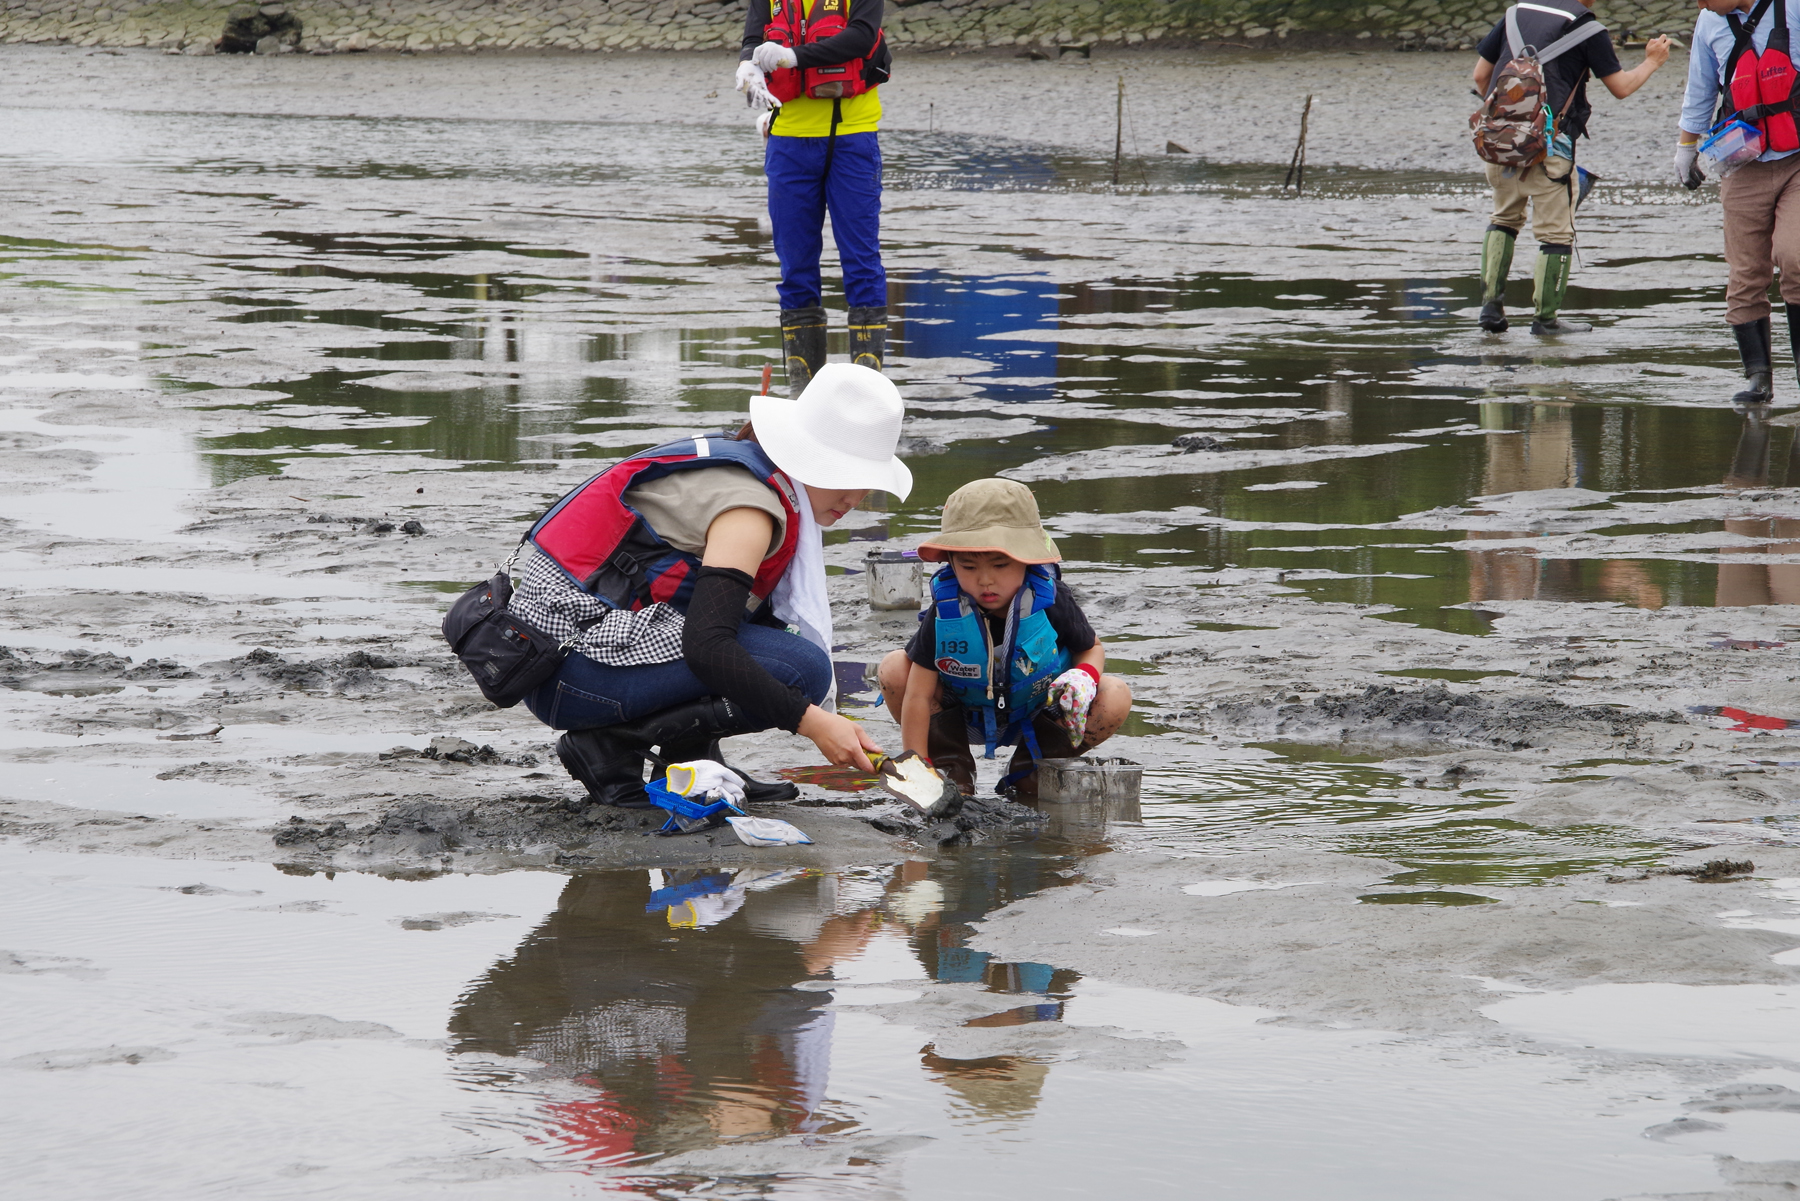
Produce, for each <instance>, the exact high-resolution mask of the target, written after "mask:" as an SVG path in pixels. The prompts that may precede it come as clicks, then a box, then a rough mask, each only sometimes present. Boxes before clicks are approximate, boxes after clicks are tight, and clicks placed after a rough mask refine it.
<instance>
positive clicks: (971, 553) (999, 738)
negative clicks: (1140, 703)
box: [880, 479, 1131, 800]
mask: <svg viewBox="0 0 1800 1201" xmlns="http://www.w3.org/2000/svg"><path fill="white" fill-rule="evenodd" d="M919 557H920V558H921V559H925V560H927V561H930V562H934V563H943V564H945V566H944V567H942V568H941V569H939V571H938V572H937V574H936V575H934V576H933V577H932V579H931V600H930V603H929V604H928V605H927V606H926V608H925V610H924V612H922V613H920V614H919V628H918V630H917V631H916V632H915V633H914V634H913V636H912V640H911V641H910V642H908V643H907V645H906V649H905V650H897V651H893V652H890V653H889V654H888V655H887V657H886V658H884V659H883V660H882V662H881V673H880V675H881V691H882V695H883V697H884V698H885V699H886V701H887V705H888V708H889V711H890V712H891V713H893V714H894V716H895V717H897V718H898V719H899V721H900V736H901V740H902V742H903V743H904V744H905V748H906V749H907V750H909V751H917V752H918V753H919V754H921V755H924V756H926V757H927V758H928V759H930V760H931V761H932V763H933V765H934V766H935V767H936V768H937V769H938V771H940V772H942V773H943V774H944V775H945V776H947V777H948V778H950V779H951V780H954V781H955V782H956V784H957V786H958V787H960V788H961V789H962V790H963V791H964V792H967V793H973V792H974V791H975V756H974V753H973V752H972V750H971V749H970V748H971V744H979V745H980V746H981V747H982V748H983V750H984V753H985V755H986V757H987V758H989V759H992V758H994V755H995V752H996V751H997V750H998V749H1000V748H1002V747H1013V748H1015V749H1014V751H1013V756H1012V762H1011V764H1010V765H1009V767H1008V769H1007V773H1006V775H1005V776H1004V777H1002V779H1001V781H1000V784H999V785H998V786H997V787H996V791H999V792H1003V793H1005V792H1010V793H1012V795H1014V796H1016V797H1018V798H1019V799H1022V800H1030V799H1033V798H1035V797H1036V796H1037V774H1036V771H1037V761H1038V760H1040V759H1046V758H1048V759H1057V758H1066V757H1069V756H1072V755H1079V754H1081V753H1082V752H1084V751H1086V750H1088V749H1089V748H1091V747H1095V746H1098V745H1100V744H1101V743H1102V742H1105V741H1106V740H1107V739H1108V738H1110V737H1112V735H1113V734H1114V733H1116V732H1117V731H1118V729H1119V726H1120V725H1121V724H1122V723H1123V722H1124V720H1125V715H1126V714H1127V713H1129V712H1130V711H1131V689H1130V688H1129V687H1127V686H1126V684H1125V681H1123V680H1121V679H1120V678H1119V677H1117V676H1109V675H1103V674H1102V669H1103V668H1104V667H1105V666H1106V648H1105V647H1103V646H1102V645H1101V644H1100V642H1099V640H1098V639H1096V638H1095V637H1094V630H1093V627H1092V626H1090V625H1089V624H1088V620H1087V616H1086V615H1085V614H1084V613H1082V611H1081V606H1080V605H1079V604H1077V603H1076V601H1075V597H1074V596H1073V595H1072V594H1071V593H1070V592H1069V590H1068V588H1067V587H1066V586H1065V585H1064V584H1063V582H1062V573H1061V572H1060V571H1059V570H1058V569H1057V567H1056V564H1057V563H1058V562H1060V561H1061V559H1062V556H1061V555H1060V554H1059V553H1058V552H1057V549H1056V544H1055V543H1054V542H1052V541H1051V540H1050V537H1049V535H1047V534H1045V533H1044V527H1043V525H1042V523H1041V522H1040V521H1039V519H1038V507H1037V498H1036V497H1034V496H1033V495H1032V494H1031V489H1029V488H1027V487H1026V486H1025V485H1023V484H1020V483H1016V482H1014V481H1012V480H1003V479H986V480H976V481H975V482H974V483H972V484H966V485H964V486H963V487H961V488H959V489H957V490H956V491H955V492H954V493H952V494H951V495H950V498H949V499H948V500H946V501H945V502H944V516H943V523H942V529H941V532H940V533H938V534H937V535H936V536H935V537H932V538H930V539H928V540H926V542H925V543H924V544H923V545H921V546H920V547H919Z"/></svg>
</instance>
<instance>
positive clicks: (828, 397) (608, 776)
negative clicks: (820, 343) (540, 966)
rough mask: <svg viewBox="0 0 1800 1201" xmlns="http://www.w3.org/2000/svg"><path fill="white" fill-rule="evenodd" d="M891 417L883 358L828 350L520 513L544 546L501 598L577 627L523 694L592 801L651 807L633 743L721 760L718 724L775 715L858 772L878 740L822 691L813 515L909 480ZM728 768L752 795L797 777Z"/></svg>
mask: <svg viewBox="0 0 1800 1201" xmlns="http://www.w3.org/2000/svg"><path fill="white" fill-rule="evenodd" d="M903 415H904V406H903V405H902V402H901V400H900V394H899V392H898V391H897V390H896V389H895V387H894V385H893V384H892V383H891V382H889V381H888V380H887V379H886V378H885V377H883V376H882V375H881V374H880V373H878V372H875V371H872V370H870V369H869V368H867V367H859V366H855V365H852V364H848V363H837V364H831V365H829V366H827V367H825V368H824V369H823V370H821V371H820V372H819V373H818V375H817V376H815V377H814V378H813V380H812V382H811V384H809V385H808V387H807V388H806V391H805V392H803V393H802V394H801V396H800V397H799V399H798V400H792V401H790V400H786V399H783V398H780V397H774V396H757V397H752V398H751V401H750V424H749V425H746V426H745V427H744V428H743V429H742V430H740V431H739V433H738V435H737V436H736V437H730V436H727V435H724V434H710V435H702V436H700V437H695V438H687V439H683V440H681V441H679V442H672V443H670V444H669V445H667V446H662V447H658V448H656V449H655V450H649V451H645V452H644V453H642V454H639V455H634V456H633V457H631V458H630V459H627V460H624V461H623V462H620V463H617V464H615V465H614V466H612V467H609V468H608V469H607V470H605V471H603V472H601V473H600V474H599V475H597V476H595V477H594V478H593V479H592V480H590V481H589V482H588V483H587V484H585V485H583V486H582V487H581V488H579V489H577V490H576V491H574V492H572V493H570V494H569V495H568V496H567V497H565V498H563V500H562V501H561V502H559V503H558V504H557V506H556V507H555V508H553V509H551V510H550V512H549V513H547V514H545V515H544V516H543V517H542V518H540V519H539V521H538V523H537V524H536V525H535V526H533V527H532V531H531V534H530V540H531V542H532V543H533V545H534V546H535V547H536V548H537V550H538V551H539V552H540V553H538V554H536V555H534V556H533V557H532V560H531V562H530V564H529V565H528V566H527V567H526V569H525V573H524V577H523V580H522V582H521V584H520V586H519V590H518V591H517V592H516V593H515V594H514V595H513V597H512V600H511V603H510V605H509V606H508V608H509V609H510V611H511V612H513V613H515V614H517V615H518V616H519V617H522V618H524V619H525V620H526V621H529V622H532V623H533V624H535V625H537V626H539V627H540V628H541V629H542V630H543V631H544V632H545V633H546V634H549V635H551V636H553V637H555V638H558V639H561V640H565V641H567V640H569V639H570V638H571V637H572V638H573V642H572V644H570V653H569V654H568V655H567V657H566V658H564V659H563V661H562V664H561V666H560V667H558V669H557V671H556V674H555V675H553V676H551V677H550V678H549V679H548V680H546V681H545V682H544V683H543V684H541V685H539V686H538V687H537V689H536V690H534V691H532V692H530V693H528V694H527V695H526V697H525V703H526V705H527V706H528V707H529V708H530V709H531V711H532V713H534V714H536V715H537V717H538V719H539V720H541V721H543V722H544V723H545V724H546V725H549V726H551V727H553V728H555V729H559V730H566V731H568V733H566V734H564V735H563V736H562V738H561V739H560V740H559V741H558V742H557V746H556V749H557V754H558V755H559V756H561V758H562V761H563V766H564V767H566V768H567V769H568V771H569V774H570V775H572V776H574V777H575V778H576V779H577V780H579V781H581V782H582V783H583V784H585V785H586V786H587V789H588V792H589V793H590V794H591V796H592V797H593V799H594V800H595V801H597V802H599V803H601V804H605V805H617V806H622V807H626V808H637V807H647V806H648V805H649V803H650V802H649V798H648V797H647V796H646V795H645V793H644V764H645V761H646V759H653V760H660V761H661V762H662V763H664V764H667V763H681V762H687V761H690V760H695V759H712V760H715V761H719V762H722V760H720V758H719V749H718V740H719V739H720V738H722V737H726V736H729V735H733V734H748V733H752V732H754V731H757V730H766V729H770V728H771V727H779V728H781V729H783V730H788V731H792V732H794V733H798V734H801V735H803V736H804V737H806V738H809V739H811V740H812V742H813V744H814V745H815V746H817V747H818V748H819V751H820V752H821V753H822V754H823V755H824V756H825V758H826V759H828V760H830V761H831V762H832V763H833V764H835V765H838V766H846V767H847V766H854V767H857V768H859V769H861V770H863V771H870V770H872V769H871V767H870V763H869V758H868V752H869V751H879V750H880V748H879V747H878V746H876V745H875V743H874V742H872V741H871V740H870V739H869V736H868V735H867V734H866V733H864V732H863V729H862V727H861V726H860V725H858V724H857V723H855V722H853V721H849V720H847V719H845V718H843V717H839V716H837V715H836V714H833V713H827V712H826V711H825V710H823V709H821V708H819V702H821V701H823V700H824V699H825V696H826V694H827V693H828V692H829V691H830V688H831V680H832V670H831V658H830V655H829V653H828V652H829V650H830V646H831V610H830V607H829V604H828V602H827V599H826V592H825V564H824V558H823V550H822V545H821V535H820V527H823V526H829V525H833V524H835V523H836V522H838V521H839V520H841V519H842V518H843V516H844V515H845V514H846V513H848V512H850V510H852V509H854V508H855V507H856V506H857V505H858V504H859V503H861V501H862V499H863V497H865V496H866V495H868V493H869V492H870V491H871V490H873V489H880V490H882V491H885V492H889V493H892V494H893V495H894V496H895V497H897V498H900V499H905V497H906V494H907V493H908V492H909V491H911V489H912V472H911V471H909V470H908V469H907V467H906V465H905V464H904V463H902V462H901V461H900V460H899V459H897V458H895V457H894V448H895V445H896V444H897V443H898V441H899V437H900V422H901V418H902V417H903ZM790 624H791V625H793V626H794V627H795V628H796V629H798V630H799V631H800V633H799V634H792V633H789V632H788V630H787V629H786V628H785V627H786V626H787V625H790ZM653 751H654V754H653V753H652V752H653ZM733 770H735V769H733ZM736 774H737V775H738V776H739V777H741V778H742V779H743V781H744V784H745V793H746V795H745V799H746V800H748V801H752V802H755V801H776V800H788V799H792V798H793V797H794V796H796V795H797V790H796V789H794V787H793V786H792V785H791V784H770V783H762V782H759V781H754V780H751V779H750V778H749V777H748V776H745V775H744V773H742V772H737V773H736Z"/></svg>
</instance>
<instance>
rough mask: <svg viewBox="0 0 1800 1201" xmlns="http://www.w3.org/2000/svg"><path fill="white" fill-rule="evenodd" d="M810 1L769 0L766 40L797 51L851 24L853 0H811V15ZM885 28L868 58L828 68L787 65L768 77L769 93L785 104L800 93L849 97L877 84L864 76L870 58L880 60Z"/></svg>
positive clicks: (834, 34)
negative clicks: (808, 4)
mask: <svg viewBox="0 0 1800 1201" xmlns="http://www.w3.org/2000/svg"><path fill="white" fill-rule="evenodd" d="M807 2H808V0H769V23H768V24H767V25H765V26H763V41H765V42H777V43H779V44H781V45H783V46H787V47H789V48H790V49H793V50H798V49H799V48H800V47H802V46H810V45H812V44H813V43H814V42H822V41H824V40H825V39H826V38H830V37H836V36H837V35H838V34H840V33H842V32H844V30H845V28H846V27H847V26H848V25H849V24H850V21H849V18H848V16H846V14H847V12H848V11H849V8H850V4H851V0H811V3H812V15H811V16H810V17H809V16H808V15H807V13H806V6H807ZM886 37H887V33H886V31H885V30H883V31H878V32H877V33H876V34H875V45H874V46H872V47H870V49H869V54H868V57H867V58H853V59H851V60H850V61H849V62H842V63H833V64H831V65H830V66H828V67H786V68H783V69H782V70H780V71H777V72H775V73H774V74H773V75H770V76H769V92H770V93H771V94H772V95H773V96H774V97H775V99H777V100H779V101H781V102H782V103H783V104H786V103H787V102H788V101H790V100H798V99H799V98H800V97H801V96H803V95H804V96H811V97H813V98H814V99H816V100H848V99H849V98H850V97H852V96H860V95H862V94H863V93H864V92H866V91H869V90H870V89H871V88H873V87H875V86H877V85H875V84H872V83H870V82H868V81H867V80H866V79H864V78H863V75H864V68H865V67H867V66H868V64H869V62H870V61H871V60H874V61H880V59H881V51H882V42H883V41H884V39H886Z"/></svg>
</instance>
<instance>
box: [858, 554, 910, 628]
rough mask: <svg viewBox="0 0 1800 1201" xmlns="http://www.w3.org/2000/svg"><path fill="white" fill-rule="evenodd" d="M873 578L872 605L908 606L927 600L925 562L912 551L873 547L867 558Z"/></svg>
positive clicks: (865, 562)
mask: <svg viewBox="0 0 1800 1201" xmlns="http://www.w3.org/2000/svg"><path fill="white" fill-rule="evenodd" d="M863 571H864V573H865V574H866V575H867V576H868V577H869V608H871V609H908V610H911V611H912V612H914V613H917V612H918V611H919V607H920V606H921V605H922V604H923V603H924V601H925V564H924V563H922V562H921V561H920V560H919V556H918V554H917V552H915V551H910V550H872V551H870V552H869V554H868V557H867V558H865V559H864V560H863Z"/></svg>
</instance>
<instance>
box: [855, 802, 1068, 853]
mask: <svg viewBox="0 0 1800 1201" xmlns="http://www.w3.org/2000/svg"><path fill="white" fill-rule="evenodd" d="M864 820H865V821H867V822H868V823H869V824H870V825H871V826H873V827H874V828H875V829H877V830H879V831H881V832H882V833H883V834H894V835H898V836H901V837H904V838H910V839H912V840H913V841H914V842H918V843H923V844H926V845H936V846H942V847H953V846H965V847H966V846H980V845H982V844H983V843H993V842H1001V841H1004V840H1005V839H1008V838H1015V837H1018V836H1019V835H1033V834H1036V833H1037V832H1038V830H1039V828H1041V827H1042V826H1043V824H1044V822H1045V821H1046V820H1048V819H1047V818H1045V817H1044V815H1043V814H1041V813H1039V812H1038V811H1037V810H1036V809H1033V808H1031V807H1030V806H1028V805H1021V804H1019V803H1018V802H1017V801H1010V800H1007V799H1006V798H1005V797H998V796H987V797H978V796H977V797H965V798H963V804H962V809H961V811H959V812H958V813H957V814H956V816H955V817H944V818H935V819H933V818H928V817H926V816H925V815H924V814H922V813H920V812H918V811H917V810H915V809H912V808H910V807H909V808H904V809H900V810H898V811H896V812H889V813H882V814H877V815H876V816H874V817H869V818H865V819H864Z"/></svg>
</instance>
